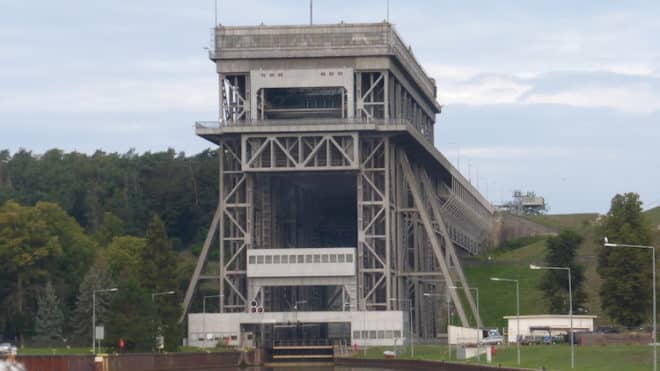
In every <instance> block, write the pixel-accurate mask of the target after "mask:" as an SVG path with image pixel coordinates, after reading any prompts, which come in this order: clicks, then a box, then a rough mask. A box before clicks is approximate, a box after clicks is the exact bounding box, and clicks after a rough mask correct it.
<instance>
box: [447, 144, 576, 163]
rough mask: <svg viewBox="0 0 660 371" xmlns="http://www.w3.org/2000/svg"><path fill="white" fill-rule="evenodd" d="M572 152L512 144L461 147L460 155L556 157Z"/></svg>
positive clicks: (476, 156)
mask: <svg viewBox="0 0 660 371" xmlns="http://www.w3.org/2000/svg"><path fill="white" fill-rule="evenodd" d="M572 154H573V149H570V148H564V147H546V146H533V147H514V146H493V147H468V148H461V150H460V155H461V157H463V156H465V157H467V158H472V159H489V160H493V159H522V158H541V157H542V158H557V157H567V156H571V155H572Z"/></svg>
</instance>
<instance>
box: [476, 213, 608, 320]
mask: <svg viewBox="0 0 660 371" xmlns="http://www.w3.org/2000/svg"><path fill="white" fill-rule="evenodd" d="M527 219H528V220H530V221H533V222H535V223H538V224H541V225H543V226H546V227H549V228H551V229H553V230H555V231H557V232H559V231H561V230H563V229H572V230H574V231H576V232H578V233H580V234H581V235H582V236H583V237H584V241H583V242H582V244H581V245H580V248H579V250H578V256H577V260H578V262H579V263H580V264H582V265H583V266H584V267H585V290H586V292H587V295H588V298H587V303H585V309H586V310H587V312H588V313H589V314H594V315H597V316H599V322H601V323H608V320H607V318H605V317H603V315H602V313H601V311H600V297H599V294H598V291H599V288H600V277H599V275H598V273H597V272H596V267H597V259H598V253H597V251H598V248H599V245H598V243H597V241H598V236H596V233H597V232H596V228H595V227H596V224H597V220H598V214H595V213H594V214H565V215H542V216H532V217H527ZM513 245H515V244H513ZM545 248H546V247H545V238H537V239H536V240H534V239H532V240H531V242H530V243H528V244H526V245H525V246H522V247H519V248H514V249H502V248H496V249H494V250H491V251H490V252H489V253H488V254H487V255H484V256H478V257H472V258H469V259H466V260H465V263H464V264H465V274H466V275H467V278H468V280H469V282H470V285H472V286H473V287H478V288H479V289H480V301H481V303H480V304H481V305H480V306H481V308H482V310H481V312H482V316H483V320H484V324H485V325H486V326H496V327H502V326H504V320H503V319H502V317H503V316H505V315H514V314H515V309H516V308H515V288H514V287H513V284H508V285H507V284H506V283H504V282H492V281H490V277H503V278H512V279H518V280H519V282H520V313H521V314H522V315H524V314H539V313H547V312H548V310H547V302H546V301H545V300H544V298H543V294H542V292H541V291H540V290H539V289H538V285H539V282H540V279H541V277H542V275H543V273H542V272H539V271H533V270H530V269H529V265H530V264H542V263H543V260H544V256H545Z"/></svg>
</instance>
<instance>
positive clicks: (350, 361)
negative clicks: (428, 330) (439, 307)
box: [335, 358, 531, 371]
mask: <svg viewBox="0 0 660 371" xmlns="http://www.w3.org/2000/svg"><path fill="white" fill-rule="evenodd" d="M335 364H336V365H338V366H349V367H368V368H382V369H390V370H391V369H395V370H429V371H431V370H433V371H491V370H500V371H520V370H531V369H527V368H509V367H501V366H487V365H474V364H464V363H454V362H442V361H421V360H405V359H361V358H336V359H335Z"/></svg>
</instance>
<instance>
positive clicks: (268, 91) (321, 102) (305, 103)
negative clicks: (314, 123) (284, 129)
mask: <svg viewBox="0 0 660 371" xmlns="http://www.w3.org/2000/svg"><path fill="white" fill-rule="evenodd" d="M344 91H345V89H344V88H341V87H320V88H264V89H262V90H261V91H260V94H259V95H258V97H259V98H258V99H259V101H260V102H259V103H260V104H259V108H260V110H261V111H260V118H262V119H265V120H277V119H300V118H305V119H309V118H342V117H345V107H346V101H345V94H344Z"/></svg>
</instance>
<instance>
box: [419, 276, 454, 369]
mask: <svg viewBox="0 0 660 371" xmlns="http://www.w3.org/2000/svg"><path fill="white" fill-rule="evenodd" d="M450 287H453V286H450ZM424 296H426V297H427V298H430V297H433V296H442V294H432V293H430V292H425V293H424ZM445 297H446V298H447V357H448V358H449V359H450V360H451V344H450V343H449V325H450V324H451V309H450V308H449V304H450V303H451V301H450V300H449V290H447V294H446V295H445Z"/></svg>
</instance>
